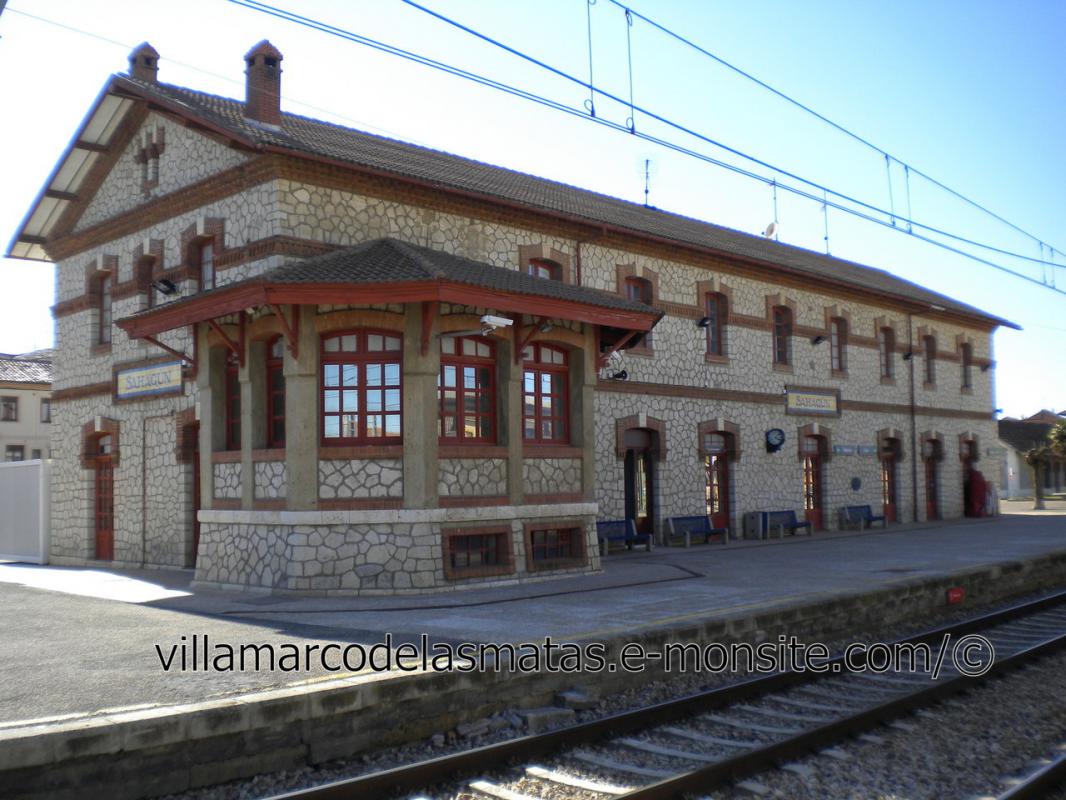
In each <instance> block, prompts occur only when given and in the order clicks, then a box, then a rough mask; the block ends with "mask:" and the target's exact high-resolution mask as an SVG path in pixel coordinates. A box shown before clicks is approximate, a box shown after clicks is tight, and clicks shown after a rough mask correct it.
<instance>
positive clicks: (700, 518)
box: [666, 514, 729, 547]
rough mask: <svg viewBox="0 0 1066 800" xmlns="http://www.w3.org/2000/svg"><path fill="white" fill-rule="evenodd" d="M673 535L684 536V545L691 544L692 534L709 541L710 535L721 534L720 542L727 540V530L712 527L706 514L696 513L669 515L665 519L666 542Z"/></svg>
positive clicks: (724, 542)
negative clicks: (687, 515)
mask: <svg viewBox="0 0 1066 800" xmlns="http://www.w3.org/2000/svg"><path fill="white" fill-rule="evenodd" d="M675 536H683V537H685V547H691V546H692V537H693V536H702V537H703V541H704V542H710V541H711V537H712V536H721V537H722V544H726V543H728V541H729V531H728V530H726V529H725V528H715V527H713V526H712V525H711V518H710V517H709V516H707V515H706V514H696V515H695V516H691V517H670V518H669V519H667V520H666V541H667V543H669V542H670V540H671V539H673V538H674V537H675Z"/></svg>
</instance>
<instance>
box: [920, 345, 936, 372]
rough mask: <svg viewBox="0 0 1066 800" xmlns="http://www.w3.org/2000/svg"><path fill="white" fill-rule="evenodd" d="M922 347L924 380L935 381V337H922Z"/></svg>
mask: <svg viewBox="0 0 1066 800" xmlns="http://www.w3.org/2000/svg"><path fill="white" fill-rule="evenodd" d="M922 348H923V349H924V350H925V382H926V383H928V384H934V383H936V339H935V338H934V337H932V336H926V337H925V338H924V339H922Z"/></svg>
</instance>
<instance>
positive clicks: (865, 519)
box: [840, 506, 886, 531]
mask: <svg viewBox="0 0 1066 800" xmlns="http://www.w3.org/2000/svg"><path fill="white" fill-rule="evenodd" d="M856 522H857V523H859V530H860V531H861V530H865V529H866V528H869V527H871V526H872V525H873V524H874V523H875V522H880V523H881V527H882V528H884V527H886V526H885V516H884V514H880V515H875V514H874V510H873V509H872V508H871V507H870V506H844V507H843V508H842V509H840V527H841V528H842V529H843V528H846V527H847V526H849V525H853V524H855V523H856Z"/></svg>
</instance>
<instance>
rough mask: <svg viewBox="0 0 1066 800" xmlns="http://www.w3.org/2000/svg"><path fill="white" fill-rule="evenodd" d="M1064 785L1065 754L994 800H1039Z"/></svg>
mask: <svg viewBox="0 0 1066 800" xmlns="http://www.w3.org/2000/svg"><path fill="white" fill-rule="evenodd" d="M1064 785H1066V753H1063V754H1062V755H1061V756H1059V757H1058V758H1056V759H1055V760H1054V761H1052V762H1051V763H1050V764H1047V765H1045V766H1044V767H1042V768H1041V769H1038V770H1037V771H1036V772H1034V773H1032V774H1031V775H1028V776H1027V777H1025V778H1023V779H1022V780H1020V781H1019V782H1018V783H1017V784H1015V785H1014V786H1011V787H1010V788H1009V789H1007V790H1006V791H1005V792H1003V793H1002V794H1000V795H998V796H997V797H996V800H1039V798H1043V797H1047V796H1048V792H1050V791H1051V790H1052V789H1056V788H1061V787H1062V786H1064Z"/></svg>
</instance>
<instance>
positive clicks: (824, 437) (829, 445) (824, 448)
mask: <svg viewBox="0 0 1066 800" xmlns="http://www.w3.org/2000/svg"><path fill="white" fill-rule="evenodd" d="M808 436H817V437H818V439H819V442H818V446H819V449H820V451H821V452H820V453H819V455H821V457H822V458H823V459H825V460H826V461H829V460H830V459H831V458H832V457H833V432H832V430H830V429H829V428H828V427H826V426H825V425H823V424H822V423H820V422H809V423H807V424H806V425H801V426H800V427H799V428H797V429H796V456H797V458H799V460H800V461H802V460H803V440H804V439H805V438H806V437H808Z"/></svg>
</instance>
